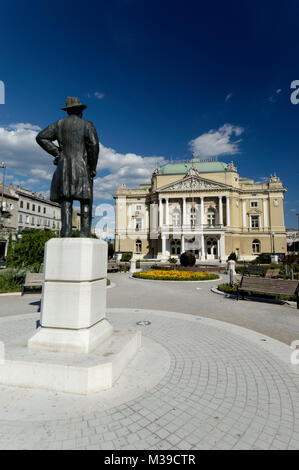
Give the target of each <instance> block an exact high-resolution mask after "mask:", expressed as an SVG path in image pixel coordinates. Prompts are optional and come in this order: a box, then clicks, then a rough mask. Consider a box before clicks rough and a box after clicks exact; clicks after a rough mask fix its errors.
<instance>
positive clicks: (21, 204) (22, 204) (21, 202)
mask: <svg viewBox="0 0 299 470" xmlns="http://www.w3.org/2000/svg"><path fill="white" fill-rule="evenodd" d="M23 207H24V202H23V201H20V208H21V209H23Z"/></svg>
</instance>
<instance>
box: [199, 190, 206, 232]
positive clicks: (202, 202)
mask: <svg viewBox="0 0 299 470" xmlns="http://www.w3.org/2000/svg"><path fill="white" fill-rule="evenodd" d="M204 214H205V206H204V196H200V224H201V227H202V228H203V226H204Z"/></svg>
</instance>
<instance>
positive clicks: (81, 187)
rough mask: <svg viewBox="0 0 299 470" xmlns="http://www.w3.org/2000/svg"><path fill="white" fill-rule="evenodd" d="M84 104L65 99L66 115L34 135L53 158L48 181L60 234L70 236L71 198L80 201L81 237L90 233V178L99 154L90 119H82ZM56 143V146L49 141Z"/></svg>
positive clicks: (91, 185) (91, 181)
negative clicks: (56, 207) (53, 168)
mask: <svg viewBox="0 0 299 470" xmlns="http://www.w3.org/2000/svg"><path fill="white" fill-rule="evenodd" d="M86 108H87V106H86V105H84V104H81V103H80V100H79V99H78V98H71V97H67V98H66V107H65V108H62V110H63V111H66V112H67V114H68V117H66V118H64V119H60V120H59V121H56V122H54V123H53V124H51V125H50V126H48V127H46V129H44V130H42V131H41V132H40V133H39V134H38V135H37V137H36V141H37V143H38V144H39V145H40V146H41V147H42V148H43V149H44V150H45V151H46V152H48V153H50V154H51V155H53V157H54V162H53V163H54V165H57V169H56V171H55V173H54V175H53V179H52V184H51V193H50V199H51V201H54V202H58V203H59V204H61V222H62V227H61V236H62V237H71V236H72V212H73V209H72V206H73V201H74V200H76V201H80V204H81V233H80V236H81V237H90V236H91V220H92V202H93V178H94V176H95V175H96V167H97V162H98V156H99V139H98V136H97V131H96V129H95V127H94V125H93V124H92V122H90V121H87V120H86V119H83V118H82V112H83V110H84V109H86ZM54 141H57V142H58V145H59V146H58V147H57V145H55V144H54V143H53V142H54Z"/></svg>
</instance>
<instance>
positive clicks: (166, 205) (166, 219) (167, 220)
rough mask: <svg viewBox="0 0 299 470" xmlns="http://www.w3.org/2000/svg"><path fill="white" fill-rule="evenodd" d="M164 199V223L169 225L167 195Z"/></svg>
mask: <svg viewBox="0 0 299 470" xmlns="http://www.w3.org/2000/svg"><path fill="white" fill-rule="evenodd" d="M165 201H166V204H165V212H166V216H165V224H166V225H167V227H168V226H169V198H168V197H167V198H166V199H165Z"/></svg>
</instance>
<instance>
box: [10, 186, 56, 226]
mask: <svg viewBox="0 0 299 470" xmlns="http://www.w3.org/2000/svg"><path fill="white" fill-rule="evenodd" d="M15 191H16V194H17V196H18V199H19V202H18V231H22V230H26V229H27V230H28V229H35V230H57V231H59V230H60V228H61V210H60V205H59V204H57V203H56V202H52V201H50V200H49V199H46V198H45V197H44V196H43V195H42V194H37V193H34V192H32V191H29V190H28V189H24V188H21V187H19V186H17V187H16V189H15Z"/></svg>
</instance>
